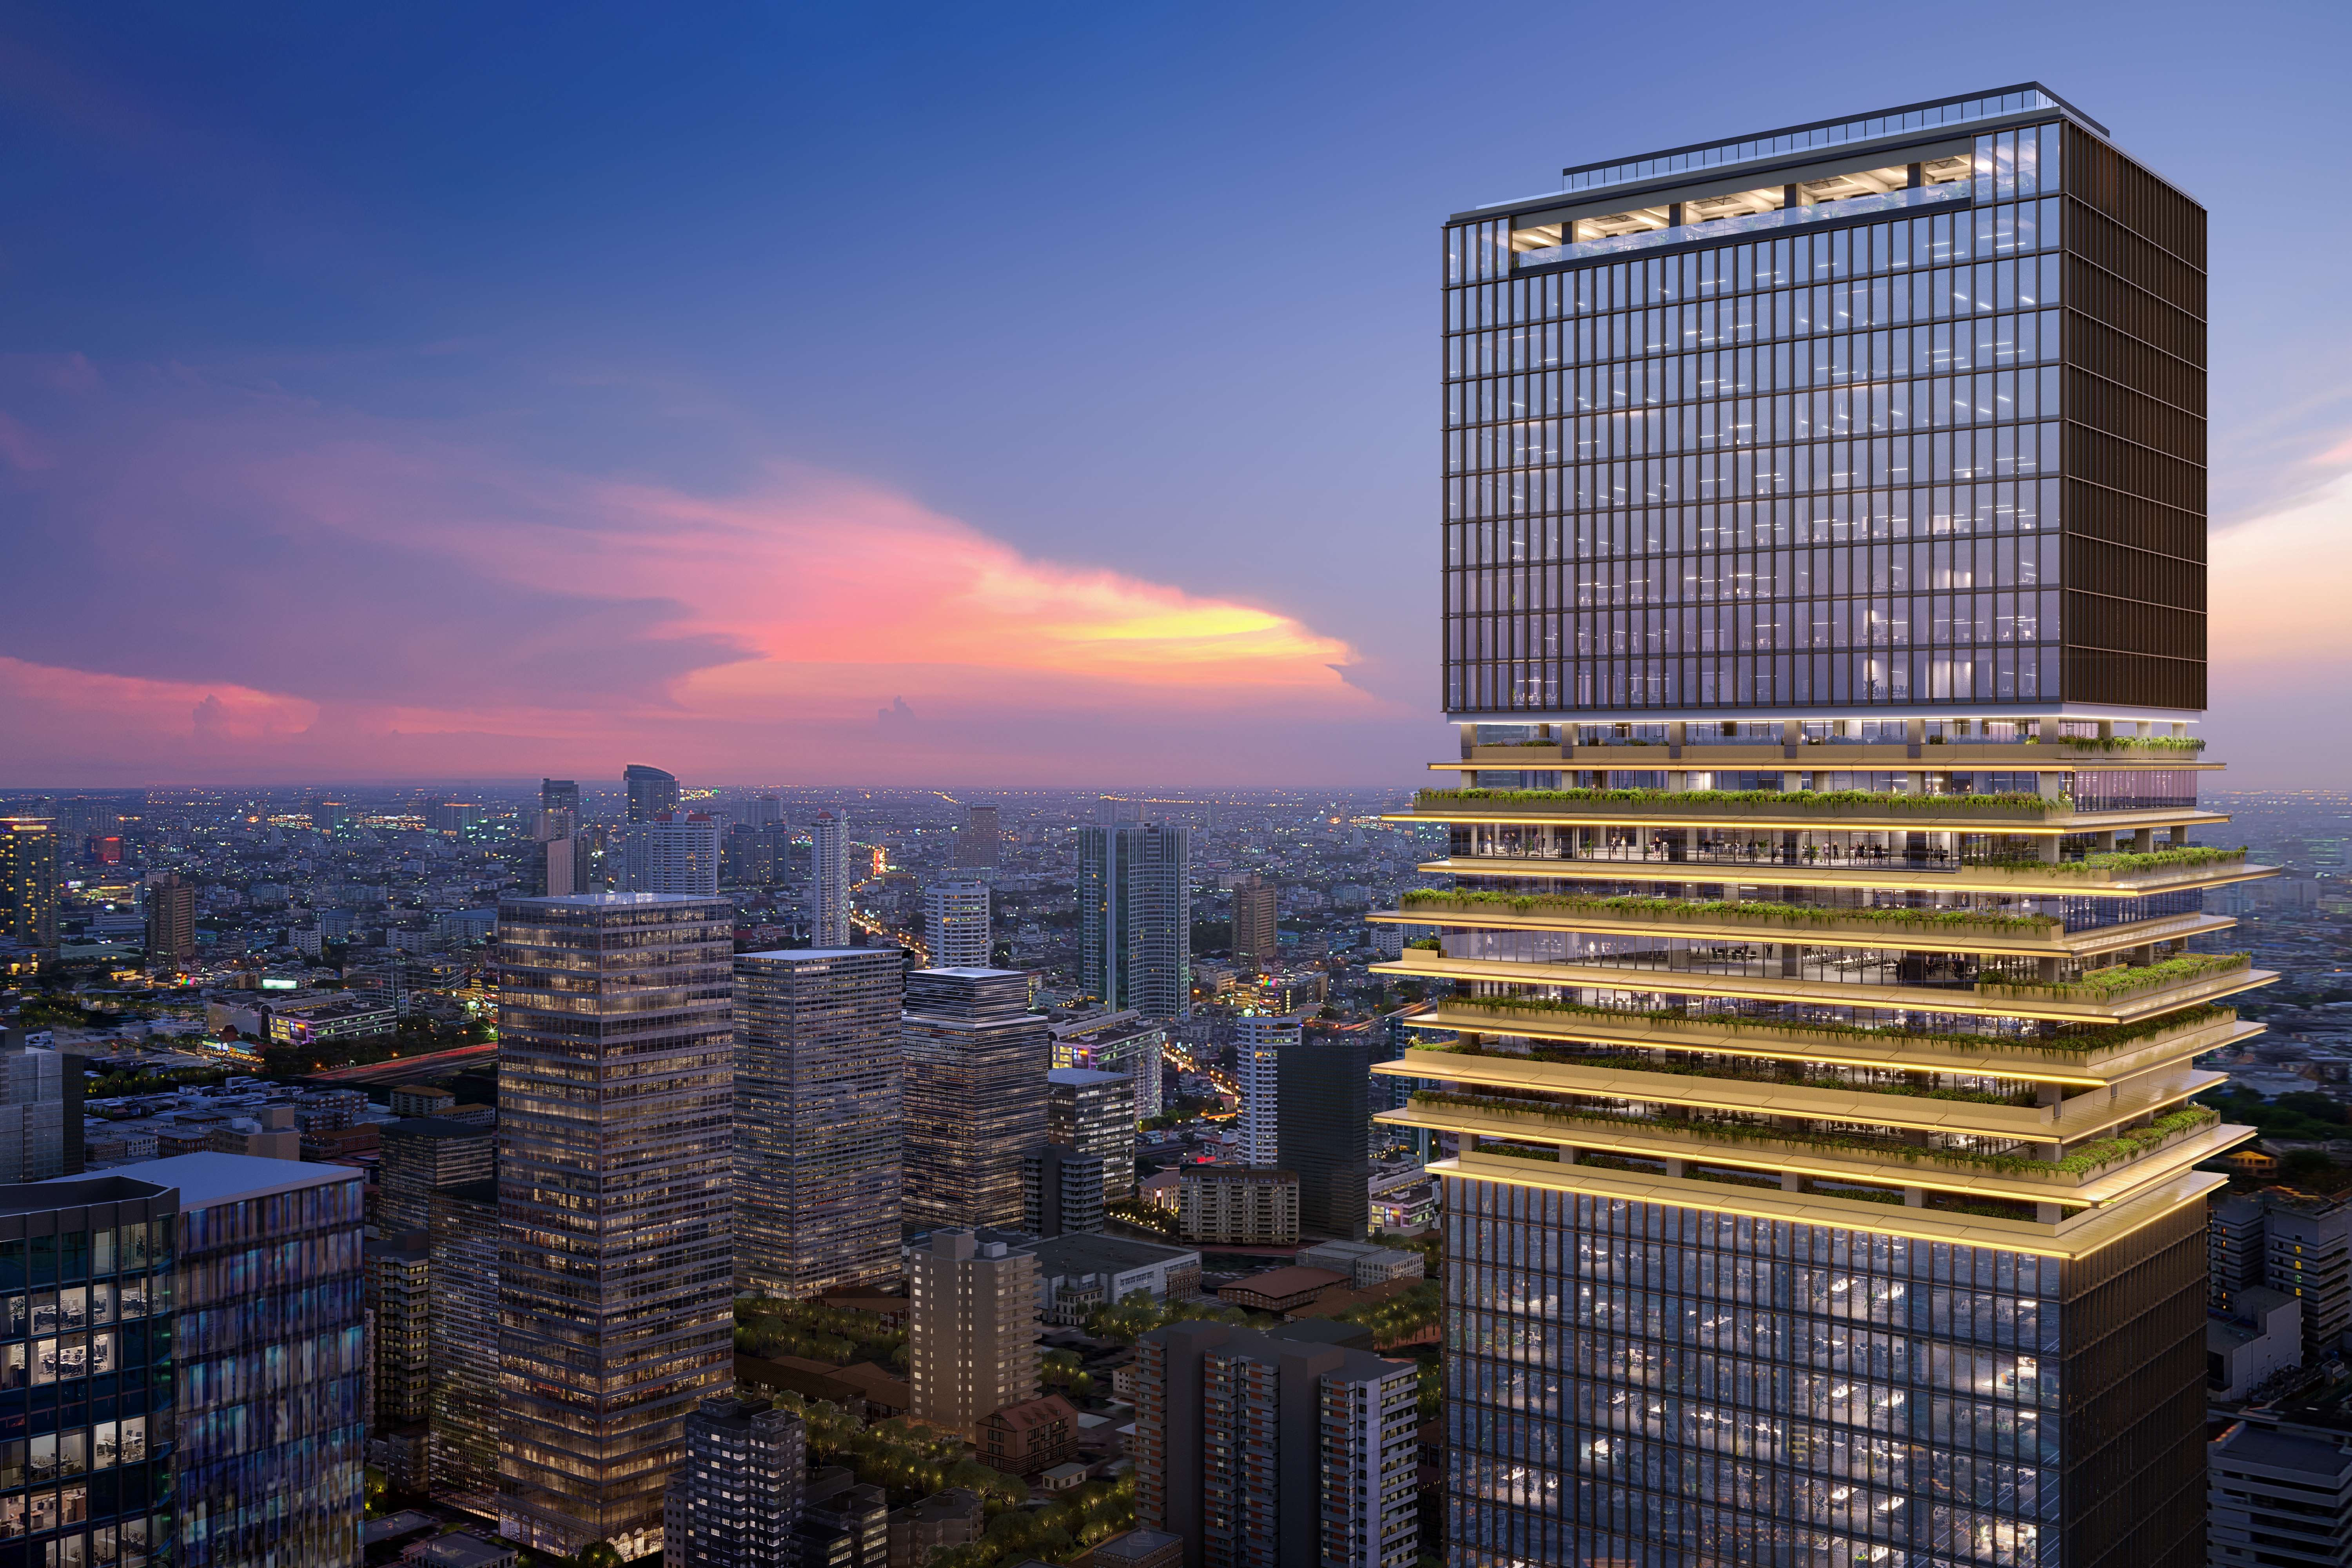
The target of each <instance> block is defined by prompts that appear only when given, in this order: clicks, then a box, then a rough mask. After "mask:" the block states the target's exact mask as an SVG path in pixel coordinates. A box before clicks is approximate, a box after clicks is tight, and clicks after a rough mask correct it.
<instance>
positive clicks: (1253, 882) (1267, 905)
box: [1234, 872, 1279, 969]
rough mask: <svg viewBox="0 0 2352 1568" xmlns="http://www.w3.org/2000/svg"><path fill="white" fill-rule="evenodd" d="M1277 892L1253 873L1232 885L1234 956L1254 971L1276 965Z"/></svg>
mask: <svg viewBox="0 0 2352 1568" xmlns="http://www.w3.org/2000/svg"><path fill="white" fill-rule="evenodd" d="M1278 891H1279V889H1276V887H1275V885H1274V884H1273V883H1272V882H1269V881H1267V880H1266V879H1265V878H1263V877H1260V876H1258V875H1256V874H1255V872H1253V873H1252V874H1251V875H1249V876H1247V877H1244V878H1243V879H1241V880H1240V881H1238V882H1235V883H1234V958H1235V959H1236V960H1237V961H1239V962H1241V963H1246V964H1249V965H1250V966H1251V967H1252V968H1255V969H1271V968H1273V967H1274V965H1275V964H1276V963H1277V962H1278V958H1277V954H1276V931H1277V928H1276V924H1275V903H1276V894H1277V892H1278Z"/></svg>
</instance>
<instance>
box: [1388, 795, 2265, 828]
mask: <svg viewBox="0 0 2352 1568" xmlns="http://www.w3.org/2000/svg"><path fill="white" fill-rule="evenodd" d="M1382 820H1383V821H1388V822H1449V823H1451V822H1465V823H1480V822H1486V823H1542V822H1557V823H1569V824H1580V825H1582V824H1591V825H1595V826H1610V825H1616V824H1623V825H1626V826H1633V825H1636V824H1640V825H1645V826H1653V827H1708V826H1716V825H1717V824H1722V823H1733V822H1738V823H1743V824H1745V825H1747V826H1749V827H1757V828H1808V827H1811V828H1827V827H1846V828H1860V829H1864V830H1866V831H1885V832H1931V833H1932V832H1950V833H1988V832H2005V833H2035V834H2067V833H2131V832H2135V831H2137V829H2138V828H2141V827H2149V828H2155V827H2172V826H2182V827H2186V826H2200V825H2206V824H2220V823H2223V822H2227V821H2229V820H2230V819H2229V817H2228V816H2225V815H2223V814H2221V813H2219V812H2210V811H2205V810H2201V809H2200V808H2199V807H2197V806H2194V805H2183V806H2162V807H2152V808H2148V809H2145V810H2124V811H2102V812H2095V813H2092V812H2078V811H2077V810H2076V809H2075V807H2074V802H2073V801H2072V800H2071V799H2069V798H2068V797H2066V796H2064V795H2024V794H2021V793H2009V794H2000V795H1908V794H1895V793H1892V792H1879V791H1874V790H1662V789H1428V790H1422V791H1420V792H1418V793H1417V794H1416V795H1414V796H1413V809H1412V812H1411V813H1410V814H1408V815H1392V816H1386V817H1384V818H1382Z"/></svg>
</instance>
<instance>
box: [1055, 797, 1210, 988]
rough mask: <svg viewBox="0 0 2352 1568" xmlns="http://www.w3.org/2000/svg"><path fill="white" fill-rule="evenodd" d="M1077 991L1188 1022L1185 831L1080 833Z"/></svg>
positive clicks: (1154, 828)
mask: <svg viewBox="0 0 2352 1568" xmlns="http://www.w3.org/2000/svg"><path fill="white" fill-rule="evenodd" d="M1078 984H1080V985H1082V986H1083V987H1085V989H1086V991H1087V994H1089V995H1091V996H1094V997H1095V998H1097V1000H1099V1001H1100V1002H1102V1003H1103V1004H1104V1005H1106V1006H1108V1007H1111V1008H1114V1009H1116V1008H1121V1007H1132V1008H1134V1009H1135V1010H1136V1011H1137V1012H1138V1013H1140V1014H1141V1015H1142V1016H1145V1017H1147V1018H1152V1019H1167V1018H1186V1017H1190V1016H1192V832H1191V830H1190V829H1189V828H1183V827H1171V826H1168V825H1167V824H1165V823H1160V822H1144V823H1134V824H1118V823H1096V824H1089V825H1087V826H1084V827H1081V828H1080V829H1079V830H1078Z"/></svg>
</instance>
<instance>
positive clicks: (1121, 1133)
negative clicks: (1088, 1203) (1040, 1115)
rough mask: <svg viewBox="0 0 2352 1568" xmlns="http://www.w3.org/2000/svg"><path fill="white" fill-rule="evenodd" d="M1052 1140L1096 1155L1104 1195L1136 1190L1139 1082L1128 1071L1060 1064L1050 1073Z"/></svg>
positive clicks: (1048, 1095) (1047, 1095)
mask: <svg viewBox="0 0 2352 1568" xmlns="http://www.w3.org/2000/svg"><path fill="white" fill-rule="evenodd" d="M1045 1137H1046V1140H1047V1142H1054V1143H1058V1144H1061V1145H1062V1146H1063V1147H1065V1148H1068V1149H1076V1150H1078V1151H1079V1152H1083V1153H1087V1154H1094V1155H1097V1156H1099V1157H1100V1158H1101V1160H1102V1163H1103V1195H1104V1196H1105V1197H1107V1198H1123V1197H1125V1196H1127V1195H1128V1194H1129V1193H1132V1192H1133V1191H1134V1190H1135V1086H1134V1085H1133V1084H1132V1083H1130V1082H1129V1079H1128V1077H1127V1075H1126V1074H1125V1073H1117V1072H1102V1071H1099V1070H1097V1069H1096V1068H1055V1069H1054V1070H1053V1071H1051V1072H1049V1073H1047V1074H1046V1075H1045Z"/></svg>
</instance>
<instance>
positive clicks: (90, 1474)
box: [0, 1176, 179, 1568]
mask: <svg viewBox="0 0 2352 1568" xmlns="http://www.w3.org/2000/svg"><path fill="white" fill-rule="evenodd" d="M178 1208H179V1205H178V1202H177V1198H176V1194H173V1192H172V1190H171V1189H170V1188H169V1187H165V1186H159V1185H157V1184H153V1183H151V1182H142V1181H137V1180H133V1179H131V1178H127V1177H121V1176H94V1177H88V1178H80V1179H72V1180H67V1181H61V1182H50V1183H44V1184H38V1185H25V1186H18V1185H11V1186H7V1187H0V1568H100V1565H104V1568H143V1565H144V1564H147V1563H170V1562H172V1561H173V1559H174V1552H173V1547H174V1543H175V1541H174V1538H175V1536H176V1533H177V1531H176V1520H175V1514H176V1509H175V1505H174V1500H173V1485H172V1462H173V1451H174V1447H175V1437H176V1427H175V1423H174V1421H173V1391H174V1380H173V1267H174V1261H175V1259H174V1247H175V1246H176V1244H177V1238H178Z"/></svg>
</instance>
